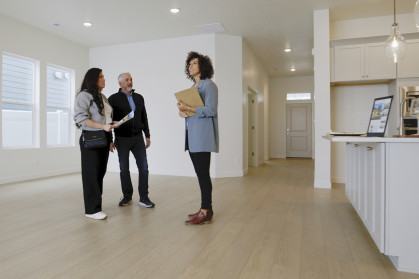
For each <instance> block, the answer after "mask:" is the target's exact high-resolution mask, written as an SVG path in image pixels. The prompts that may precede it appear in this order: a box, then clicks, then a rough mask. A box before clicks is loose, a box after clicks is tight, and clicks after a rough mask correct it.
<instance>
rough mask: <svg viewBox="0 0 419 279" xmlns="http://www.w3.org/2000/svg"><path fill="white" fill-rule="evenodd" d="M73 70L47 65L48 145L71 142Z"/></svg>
mask: <svg viewBox="0 0 419 279" xmlns="http://www.w3.org/2000/svg"><path fill="white" fill-rule="evenodd" d="M72 72H73V71H72V70H69V69H65V68H62V67H58V66H51V65H49V66H47V145H48V146H55V145H68V144H70V143H71V139H70V137H71V135H72V133H71V129H72V125H71V122H70V112H71V106H70V99H71V81H72V78H73V75H72Z"/></svg>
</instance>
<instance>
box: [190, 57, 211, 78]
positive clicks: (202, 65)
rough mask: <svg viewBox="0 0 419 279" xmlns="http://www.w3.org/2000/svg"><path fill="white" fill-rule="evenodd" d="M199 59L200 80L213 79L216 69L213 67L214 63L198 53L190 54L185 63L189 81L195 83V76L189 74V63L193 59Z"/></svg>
mask: <svg viewBox="0 0 419 279" xmlns="http://www.w3.org/2000/svg"><path fill="white" fill-rule="evenodd" d="M195 58H198V65H199V71H200V72H201V74H200V77H199V78H200V79H207V78H212V77H213V76H214V68H213V67H212V61H211V59H210V58H209V57H208V56H207V55H202V54H200V53H198V52H196V51H191V52H188V57H187V58H186V62H185V74H186V76H187V77H188V79H190V80H192V81H195V79H194V78H193V76H191V74H190V73H189V63H190V62H191V60H192V59H195Z"/></svg>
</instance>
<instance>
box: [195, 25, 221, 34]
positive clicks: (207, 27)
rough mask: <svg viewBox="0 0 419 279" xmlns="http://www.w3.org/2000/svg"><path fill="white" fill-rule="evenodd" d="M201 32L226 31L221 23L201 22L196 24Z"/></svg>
mask: <svg viewBox="0 0 419 279" xmlns="http://www.w3.org/2000/svg"><path fill="white" fill-rule="evenodd" d="M196 27H197V28H198V29H199V30H201V32H202V33H217V32H223V31H226V30H225V28H224V26H223V25H222V24H221V23H211V24H202V25H197V26H196Z"/></svg>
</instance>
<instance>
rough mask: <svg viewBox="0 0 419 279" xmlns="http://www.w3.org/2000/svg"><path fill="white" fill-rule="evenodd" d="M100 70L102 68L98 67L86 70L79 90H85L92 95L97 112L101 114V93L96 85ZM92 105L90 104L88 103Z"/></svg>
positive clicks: (102, 106)
mask: <svg viewBox="0 0 419 279" xmlns="http://www.w3.org/2000/svg"><path fill="white" fill-rule="evenodd" d="M101 72H102V69H99V68H91V69H90V70H88V71H87V73H86V74H85V75H84V79H83V82H82V83H81V86H80V91H79V93H80V92H81V91H87V92H89V93H90V94H92V96H93V102H95V103H96V105H97V107H98V108H99V113H100V114H101V115H103V108H104V105H103V100H102V94H101V93H100V92H99V88H98V87H97V81H98V80H99V75H100V73H101ZM90 105H92V104H90Z"/></svg>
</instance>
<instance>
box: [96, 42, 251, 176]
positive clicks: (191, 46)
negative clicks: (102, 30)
mask: <svg viewBox="0 0 419 279" xmlns="http://www.w3.org/2000/svg"><path fill="white" fill-rule="evenodd" d="M189 51H198V52H200V53H203V54H206V55H208V56H209V57H210V58H211V59H212V60H213V66H214V70H215V76H214V81H215V83H216V84H217V86H218V90H219V107H218V115H219V124H220V127H219V128H220V154H218V155H215V156H214V155H213V157H212V162H211V175H212V176H213V177H220V176H240V175H242V174H243V170H242V167H241V162H242V154H241V144H242V143H241V141H242V138H241V135H242V133H241V130H240V128H239V129H237V127H238V126H240V125H241V122H240V121H241V115H242V111H241V107H240V97H241V95H240V93H239V92H241V91H242V88H241V83H240V81H241V74H242V73H241V63H240V61H241V56H242V53H241V38H240V37H235V36H225V35H224V36H223V35H214V34H211V35H199V36H189V37H181V38H174V39H166V40H157V41H148V42H141V43H132V44H124V45H114V46H108V47H100V48H93V49H91V50H90V65H91V66H92V67H93V66H95V67H100V68H102V69H103V72H104V75H105V79H106V88H105V89H104V91H103V93H104V94H105V95H107V96H110V95H111V94H112V93H114V92H117V91H118V88H119V86H118V82H117V77H118V75H119V73H121V72H130V73H131V75H132V77H133V82H134V88H135V89H136V92H138V93H140V94H142V95H143V96H144V99H145V103H146V109H147V114H148V119H149V125H150V134H151V147H150V148H149V149H148V150H147V156H148V163H149V170H150V173H152V174H168V175H182V176H195V173H194V170H193V167H192V163H191V162H190V158H189V155H188V153H187V152H184V145H185V144H184V138H185V135H184V129H185V125H184V119H182V118H179V117H178V111H177V107H176V100H175V97H174V95H173V94H174V93H175V92H178V91H180V90H183V89H186V88H189V87H191V86H192V82H191V81H190V80H188V79H187V78H186V75H185V73H184V67H185V59H186V55H187V53H188V52H189ZM237 122H238V123H237ZM236 131H237V132H236ZM108 170H109V171H116V172H118V171H119V163H118V159H117V154H116V153H115V154H111V156H110V160H109V164H108ZM131 171H132V172H137V170H136V166H135V160H134V159H133V158H131Z"/></svg>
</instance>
